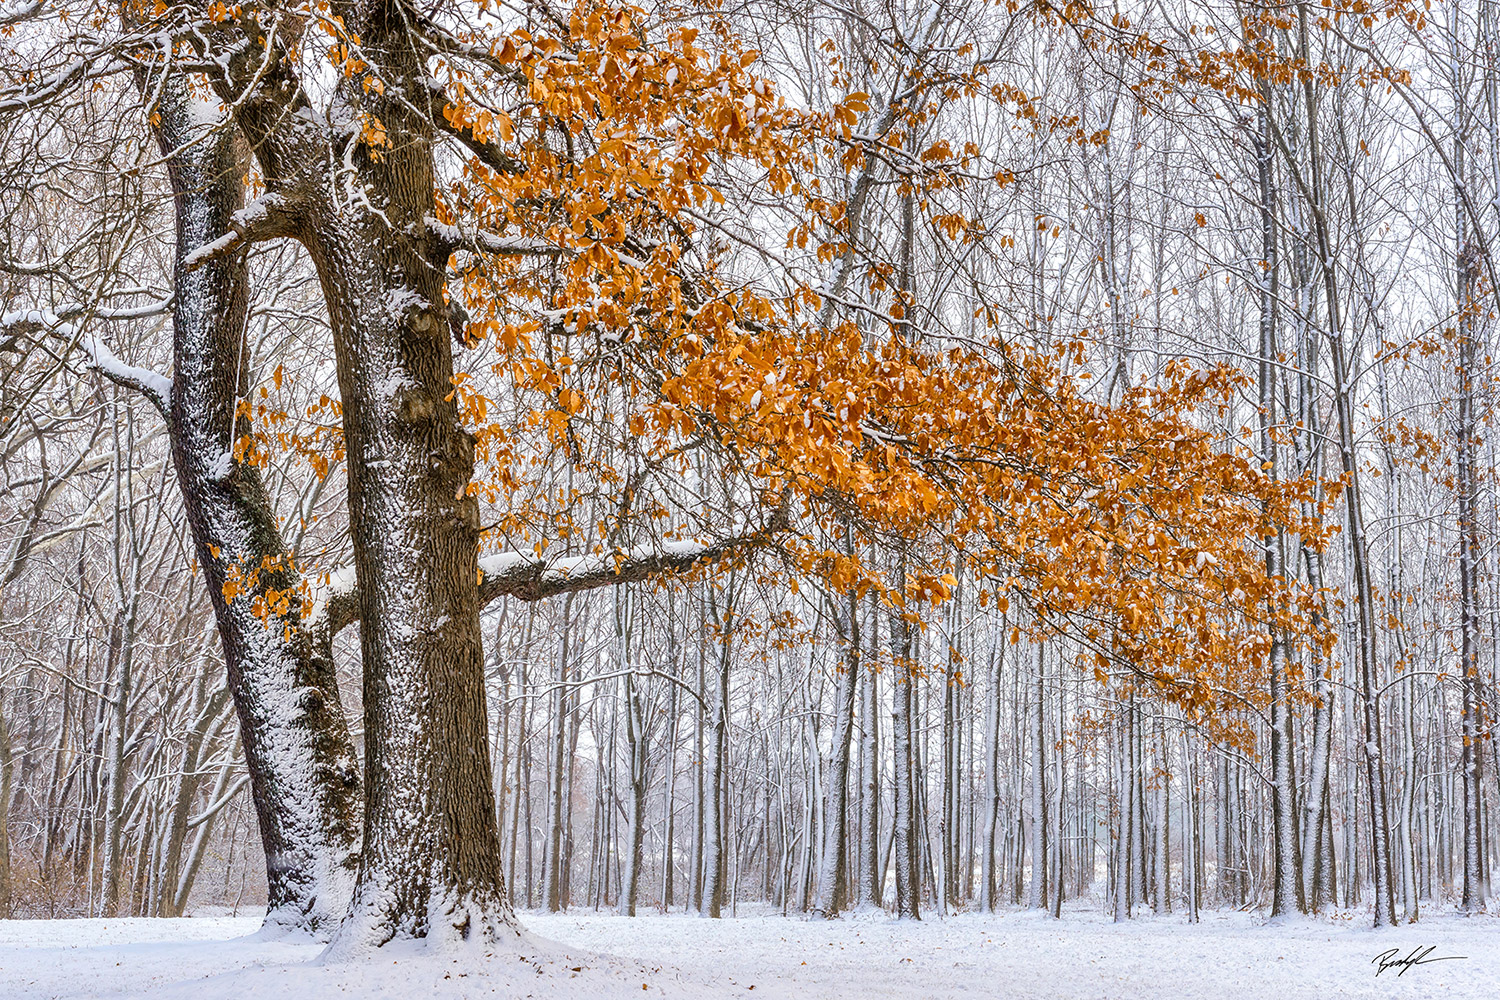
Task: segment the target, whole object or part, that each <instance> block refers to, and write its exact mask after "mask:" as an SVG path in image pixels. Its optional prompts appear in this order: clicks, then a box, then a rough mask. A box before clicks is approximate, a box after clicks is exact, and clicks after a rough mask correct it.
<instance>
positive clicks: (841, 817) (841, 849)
mask: <svg viewBox="0 0 1500 1000" xmlns="http://www.w3.org/2000/svg"><path fill="white" fill-rule="evenodd" d="M833 600H834V601H836V600H837V598H834V599H833ZM847 601H848V613H847V617H845V616H844V615H842V614H841V615H840V618H841V619H842V622H841V625H842V628H841V629H840V630H841V631H842V632H843V633H844V635H843V636H842V638H843V641H844V657H843V659H844V662H843V669H842V670H841V671H840V673H839V681H838V687H837V690H836V692H835V694H834V699H833V703H834V704H833V739H832V743H831V744H830V746H829V750H828V762H827V765H826V766H825V767H824V770H823V773H824V782H823V788H824V790H823V856H822V860H821V862H820V864H819V866H818V898H817V901H816V902H815V903H814V904H813V913H814V914H815V915H816V916H820V917H833V916H837V915H838V913H839V911H840V910H842V909H843V908H844V904H845V899H844V896H845V892H844V885H845V883H846V882H847V880H848V879H847V875H848V872H847V867H848V863H847V858H848V850H847V846H846V844H847V834H848V823H849V751H850V748H851V746H852V745H853V736H854V705H855V701H856V700H857V699H856V694H857V693H858V691H859V660H860V645H859V641H860V640H859V595H858V594H856V593H855V592H853V591H850V592H849V594H848V596H847ZM830 603H832V601H831V602H830ZM836 613H837V612H836Z"/></svg>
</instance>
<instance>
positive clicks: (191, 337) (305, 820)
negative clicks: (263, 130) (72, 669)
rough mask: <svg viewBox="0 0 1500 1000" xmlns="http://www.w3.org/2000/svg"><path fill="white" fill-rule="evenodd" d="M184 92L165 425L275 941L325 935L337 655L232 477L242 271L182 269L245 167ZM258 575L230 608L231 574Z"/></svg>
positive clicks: (345, 868)
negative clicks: (274, 611) (299, 933)
mask: <svg viewBox="0 0 1500 1000" xmlns="http://www.w3.org/2000/svg"><path fill="white" fill-rule="evenodd" d="M201 111H202V109H201V107H199V106H198V103H197V99H196V98H194V97H193V96H192V95H191V94H189V93H188V92H187V90H186V87H185V86H184V85H182V84H180V83H178V82H175V81H174V82H173V83H171V84H169V85H168V88H167V91H166V96H165V97H164V99H163V101H162V102H161V105H160V106H159V108H158V116H159V124H158V126H157V138H158V140H159V142H160V144H161V147H162V149H163V151H164V153H175V155H173V156H172V157H171V158H170V159H169V160H168V169H169V171H170V174H171V179H172V186H173V191H174V194H175V196H176V211H177V248H178V250H177V256H178V259H177V266H176V298H175V300H174V306H173V357H174V365H175V380H174V387H173V392H172V398H171V403H170V410H169V414H168V424H169V430H170V433H171V439H172V458H173V462H174V463H175V465H176V468H177V479H178V485H179V488H180V489H181V491H182V498H183V506H184V508H185V509H186V512H187V518H188V524H189V525H190V526H191V528H192V531H193V540H194V543H195V546H196V551H197V557H198V562H199V565H200V566H202V567H203V569H204V575H205V578H206V583H207V586H208V591H209V596H210V598H211V600H212V602H213V607H214V615H215V620H216V623H217V625H218V630H219V637H220V643H221V645H222V647H223V650H224V661H225V667H226V669H227V671H228V676H229V690H230V693H231V695H232V696H233V698H234V705H235V711H236V713H237V714H238V716H239V720H240V731H241V738H242V741H243V744H244V749H245V760H246V764H247V767H248V769H249V772H250V779H251V795H252V798H253V799H254V802H255V812H256V817H257V819H258V821H259V824H260V833H261V841H262V844H263V846H264V848H265V855H266V882H267V893H268V904H269V905H268V909H267V914H266V926H267V928H285V929H301V930H305V931H309V932H312V933H315V934H319V935H326V934H328V933H329V932H330V931H331V929H332V927H333V926H334V925H335V924H336V923H337V922H338V920H339V919H341V918H342V917H343V915H344V912H345V910H346V909H347V908H348V904H349V898H350V894H351V892H352V888H353V875H354V867H355V864H356V863H357V860H358V840H359V806H360V798H361V787H360V779H359V769H358V764H357V761H356V759H355V756H354V746H353V742H352V741H351V739H350V736H349V728H348V724H347V722H346V721H345V718H344V713H343V708H342V706H341V704H340V701H339V691H338V682H337V677H336V675H335V671H334V664H333V658H332V650H331V643H330V640H329V636H328V632H327V630H326V628H322V627H320V619H319V618H317V617H313V618H309V619H304V618H303V616H302V614H301V606H300V598H298V597H297V596H296V595H297V593H298V590H299V588H298V574H297V571H296V570H295V568H294V567H293V563H292V557H291V553H290V551H289V550H288V549H287V546H286V544H285V542H284V541H283V540H282V537H281V532H280V529H279V528H278V526H277V522H276V518H275V515H274V513H273V511H272V509H271V503H270V498H269V496H268V495H267V493H266V489H265V486H264V484H263V482H262V481H261V478H260V474H259V472H258V470H257V469H256V468H255V466H253V465H251V464H249V463H236V462H233V461H231V456H232V455H233V453H234V443H235V439H236V438H237V436H238V435H239V434H240V433H242V432H244V431H246V430H248V426H246V424H245V422H244V421H243V420H241V421H240V422H239V423H238V425H237V422H236V419H235V404H236V401H237V400H238V398H240V397H241V396H242V395H245V394H247V393H248V390H249V386H248V382H247V379H248V374H249V372H248V368H247V367H246V365H245V361H246V358H245V356H244V355H245V317H246V286H245V278H246V275H245V265H244V262H243V261H242V260H238V259H234V258H223V259H218V260H213V261H208V262H206V263H204V264H203V265H202V266H199V267H195V268H191V269H190V268H188V267H187V266H185V264H184V259H185V258H186V256H187V255H188V254H189V253H190V252H191V251H192V250H193V249H194V248H197V247H200V246H203V245H206V244H208V243H209V242H211V241H212V240H214V239H215V238H217V237H218V236H219V235H220V234H221V233H223V232H224V231H225V230H226V229H227V228H228V225H229V220H230V217H231V215H232V214H233V213H234V212H235V211H237V210H238V209H239V208H240V207H241V206H242V204H243V198H244V178H245V164H244V161H243V158H242V155H241V153H240V151H239V150H237V149H236V148H235V146H236V140H235V138H234V136H233V134H232V133H231V132H226V131H218V132H215V133H213V134H211V135H208V136H204V135H203V132H204V131H205V130H206V129H207V128H208V126H207V125H206V124H205V116H204V115H203V114H202V113H201ZM257 567H262V568H261V571H260V573H259V574H258V575H257V576H256V578H255V584H254V586H253V587H252V588H251V589H250V591H249V592H248V593H244V594H242V595H240V596H239V597H238V598H236V599H235V600H232V601H231V600H227V599H226V597H225V593H224V585H225V583H226V582H227V580H228V578H229V573H230V570H231V568H233V569H236V570H243V571H247V572H248V571H249V570H253V569H255V568H257ZM272 589H275V590H279V591H284V592H288V593H290V594H292V595H293V598H292V600H293V608H292V610H291V612H290V613H289V614H287V615H286V616H285V617H284V618H276V617H270V618H266V617H262V615H260V614H257V613H256V609H255V607H254V601H255V599H256V598H257V597H260V598H262V599H263V598H264V595H265V594H266V592H267V591H269V590H272Z"/></svg>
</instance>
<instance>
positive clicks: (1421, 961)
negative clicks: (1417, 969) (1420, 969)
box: [1370, 945, 1468, 976]
mask: <svg viewBox="0 0 1500 1000" xmlns="http://www.w3.org/2000/svg"><path fill="white" fill-rule="evenodd" d="M1434 948H1435V946H1433V945H1428V946H1427V947H1426V948H1421V947H1418V948H1413V949H1412V950H1411V954H1410V955H1407V956H1406V957H1405V958H1402V957H1400V955H1401V949H1400V948H1392V949H1390V950H1389V951H1383V952H1381V953H1380V954H1379V955H1376V956H1375V957H1374V958H1372V959H1370V962H1371V964H1373V965H1375V966H1376V969H1375V975H1377V976H1378V975H1380V974H1381V973H1382V972H1385V971H1387V970H1389V969H1400V970H1401V971H1400V972H1398V973H1396V975H1397V976H1404V975H1406V970H1407V969H1410V968H1411V967H1412V966H1414V965H1427V964H1429V963H1431V962H1452V961H1454V960H1456V959H1462V958H1467V957H1468V956H1467V955H1439V956H1436V957H1429V956H1432V952H1433V950H1434Z"/></svg>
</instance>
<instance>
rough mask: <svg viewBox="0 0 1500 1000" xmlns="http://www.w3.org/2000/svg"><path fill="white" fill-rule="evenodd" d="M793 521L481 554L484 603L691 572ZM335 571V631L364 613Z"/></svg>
mask: <svg viewBox="0 0 1500 1000" xmlns="http://www.w3.org/2000/svg"><path fill="white" fill-rule="evenodd" d="M788 527H790V518H789V516H788V513H787V509H786V507H785V505H783V506H782V507H779V508H777V510H776V512H775V513H774V514H773V515H772V517H771V520H770V522H769V523H768V524H767V525H766V526H765V527H764V528H760V529H757V530H755V531H751V532H747V533H745V534H743V535H731V536H729V537H727V538H721V539H719V540H718V541H715V542H708V543H703V542H666V543H663V544H662V545H661V546H660V547H652V546H641V547H638V548H636V549H633V550H630V551H628V552H626V551H623V550H616V551H614V552H604V553H600V554H598V555H591V556H575V557H572V558H568V559H553V560H547V559H539V558H537V557H535V556H529V555H526V554H525V553H522V552H500V553H496V554H494V555H488V556H481V557H480V559H479V570H480V575H481V579H480V582H479V606H480V607H481V608H482V607H484V606H485V605H488V604H490V603H491V602H492V601H495V600H498V599H499V598H501V597H514V598H517V599H518V600H522V601H528V602H530V601H540V600H542V599H544V598H548V597H556V596H558V595H559V594H568V593H577V592H579V591H584V590H597V589H598V588H600V587H609V586H613V585H614V584H617V583H635V582H638V581H641V580H649V579H652V578H654V577H658V576H665V575H667V574H669V573H682V572H686V571H687V570H690V569H692V568H693V567H695V566H697V565H699V564H700V563H712V562H717V561H719V560H721V559H727V558H729V557H731V556H734V555H737V554H739V553H741V552H746V551H749V550H751V549H756V548H759V547H760V546H762V545H765V544H766V543H767V542H769V541H770V540H771V538H772V537H774V536H775V535H776V534H778V533H780V532H782V531H785V530H786V529H787V528H788ZM335 577H336V580H335V582H332V583H330V584H329V587H328V591H327V596H326V597H325V598H324V600H323V602H322V607H321V608H319V609H318V611H316V612H315V614H318V613H321V614H322V615H325V616H326V621H327V627H328V630H329V635H337V634H338V633H339V631H340V630H342V629H344V628H346V627H348V626H349V625H352V624H354V622H356V621H358V620H359V616H360V609H359V591H358V589H357V588H356V587H355V585H354V582H353V575H352V574H350V573H348V572H347V571H345V572H342V573H338V574H335Z"/></svg>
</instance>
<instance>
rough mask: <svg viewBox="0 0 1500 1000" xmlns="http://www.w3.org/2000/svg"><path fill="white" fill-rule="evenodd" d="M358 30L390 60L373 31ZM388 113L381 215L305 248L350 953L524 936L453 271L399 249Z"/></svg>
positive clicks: (313, 239) (347, 223) (415, 177)
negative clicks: (459, 373)
mask: <svg viewBox="0 0 1500 1000" xmlns="http://www.w3.org/2000/svg"><path fill="white" fill-rule="evenodd" d="M350 27H352V28H354V29H355V30H356V31H358V32H360V34H361V36H362V37H364V38H366V39H367V40H369V43H370V44H372V45H375V46H377V47H378V46H380V45H382V44H383V40H382V37H381V31H380V30H379V29H380V26H379V25H378V24H371V25H351V26H350ZM394 47H395V46H392V48H394ZM385 58H387V59H391V60H394V61H399V57H398V56H397V55H396V54H395V53H394V52H389V51H388V52H386V53H385ZM411 78H416V74H411ZM380 110H381V111H382V112H383V113H384V116H385V117H384V120H385V121H386V122H387V123H388V127H389V126H390V124H391V123H399V124H398V125H397V127H396V128H392V132H393V133H395V134H400V135H402V137H403V142H402V143H400V144H399V145H397V146H396V147H395V148H394V149H392V150H390V151H388V152H387V153H386V155H385V156H384V157H383V158H382V159H381V161H380V162H378V163H370V164H368V165H367V166H366V169H365V170H364V172H363V173H364V175H365V176H366V177H368V178H369V179H370V181H371V189H372V190H371V197H372V199H373V200H374V201H375V202H377V203H378V204H380V205H382V206H384V208H383V211H382V212H381V213H371V212H367V211H351V212H349V213H347V214H346V213H345V212H344V211H341V210H339V209H338V208H337V207H336V206H338V205H339V200H338V198H337V196H336V195H335V194H334V192H333V191H331V190H330V191H327V192H325V196H324V197H323V198H320V199H319V200H318V204H317V208H318V209H319V211H318V212H317V216H316V218H314V219H313V220H312V221H311V223H310V226H309V240H308V244H309V249H310V250H311V252H312V255H313V259H314V260H315V261H316V263H317V266H318V275H319V279H320V281H321V283H322V286H323V293H324V297H325V299H326V301H327V303H328V312H329V318H330V320H331V322H332V326H333V337H334V349H335V354H336V356H337V361H338V378H339V389H340V392H341V395H342V398H343V416H344V440H345V444H346V447H347V449H348V455H349V519H350V535H351V537H352V539H353V542H354V567H355V575H356V579H357V581H358V584H359V611H360V623H361V628H360V639H361V642H360V649H361V653H362V654H363V659H364V667H365V672H364V695H365V697H364V704H365V767H366V775H367V783H366V796H365V840H364V851H363V854H362V857H361V859H360V869H359V880H358V884H357V885H356V888H355V900H354V906H353V909H352V911H351V919H350V920H349V921H348V922H346V924H345V927H344V928H341V930H340V932H339V935H338V939H337V940H336V942H335V945H336V947H338V948H340V949H342V948H343V947H344V946H346V945H349V944H352V943H355V942H358V943H361V944H367V945H378V944H382V943H384V942H386V941H388V940H390V939H392V938H394V937H419V938H423V937H425V938H438V939H444V938H450V939H470V938H475V939H482V940H486V941H488V940H493V939H495V938H496V937H497V936H498V935H499V934H500V933H501V932H502V930H506V929H509V930H510V931H511V932H513V931H514V928H515V920H514V916H513V914H512V913H511V909H510V902H509V900H508V899H507V897H506V893H505V885H504V879H503V876H502V874H501V869H500V863H499V862H500V844H499V837H498V832H497V830H496V827H495V807H494V783H493V781H492V780H491V774H490V758H489V753H488V747H487V739H488V732H489V727H488V724H487V721H486V706H485V696H484V664H483V658H482V649H481V639H480V632H479V599H478V592H477V588H476V586H475V581H476V580H477V579H478V574H479V565H478V541H479V514H478V505H477V502H476V501H475V500H474V499H473V498H472V497H470V496H469V495H468V494H467V491H466V488H467V486H468V483H469V480H470V478H471V476H472V474H473V468H474V448H473V440H472V438H471V436H470V435H469V434H468V433H467V432H466V431H465V430H464V429H463V427H462V426H461V425H460V423H459V419H458V410H457V407H456V406H455V404H454V402H453V400H452V398H451V391H452V377H453V371H454V369H453V355H452V347H451V341H450V338H449V333H448V320H447V315H446V307H445V304H444V298H445V296H444V289H443V274H444V270H445V268H446V265H447V256H448V254H447V251H446V250H441V251H438V252H433V251H431V250H429V249H427V248H426V247H425V246H424V245H423V244H422V243H421V242H420V241H410V240H406V239H402V238H401V237H400V236H399V235H397V234H400V233H404V232H406V231H407V230H408V229H409V228H410V227H413V226H416V227H421V226H423V225H424V224H425V223H424V221H423V220H424V218H425V217H426V216H428V215H429V214H431V212H432V180H433V178H432V154H431V147H430V138H429V137H428V136H427V135H426V131H427V130H426V129H425V128H424V127H423V125H422V124H421V123H420V122H419V121H416V120H414V119H412V118H411V116H409V115H406V114H404V113H402V112H401V111H399V110H398V108H397V106H396V102H394V101H393V102H391V103H390V106H388V107H382V108H381V109H380ZM357 155H358V154H357ZM329 183H330V184H332V183H333V180H332V178H330V179H329ZM392 230H394V233H393V232H392ZM393 304H399V306H398V307H396V308H393Z"/></svg>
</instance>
